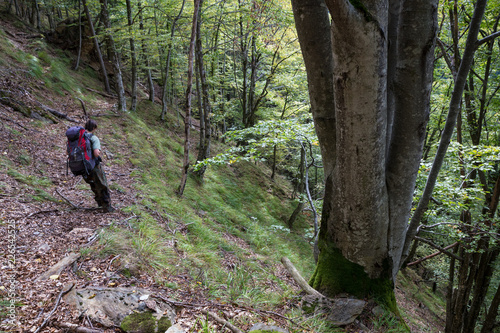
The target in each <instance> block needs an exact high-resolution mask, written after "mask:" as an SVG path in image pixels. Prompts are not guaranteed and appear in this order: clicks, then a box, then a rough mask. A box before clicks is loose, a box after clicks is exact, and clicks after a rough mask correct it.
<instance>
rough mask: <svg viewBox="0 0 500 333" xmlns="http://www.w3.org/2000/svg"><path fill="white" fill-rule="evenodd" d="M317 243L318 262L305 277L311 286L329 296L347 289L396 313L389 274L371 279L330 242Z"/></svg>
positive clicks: (352, 293) (348, 291)
mask: <svg viewBox="0 0 500 333" xmlns="http://www.w3.org/2000/svg"><path fill="white" fill-rule="evenodd" d="M320 247H321V254H320V256H319V260H318V265H317V266H316V271H315V272H314V274H313V276H312V277H311V280H310V281H309V284H310V285H311V286H312V287H313V288H315V289H316V290H319V291H320V292H322V293H323V294H324V295H328V296H330V297H333V296H336V295H338V294H341V293H347V294H350V295H352V296H354V297H356V298H359V299H363V298H372V299H374V300H376V301H377V302H378V303H380V304H381V305H383V306H385V307H386V308H388V309H389V310H390V311H392V312H394V313H395V314H397V315H399V311H398V308H397V305H396V297H395V295H394V284H393V282H392V281H391V279H390V278H377V279H372V278H370V277H369V276H368V274H366V273H365V271H364V269H363V267H362V266H360V265H358V264H356V263H353V262H351V261H349V260H347V259H346V258H345V257H344V256H343V255H342V252H341V251H340V250H339V249H337V248H335V247H334V246H332V245H331V244H330V246H327V244H326V243H325V242H323V243H322V244H320Z"/></svg>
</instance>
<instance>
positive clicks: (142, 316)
mask: <svg viewBox="0 0 500 333" xmlns="http://www.w3.org/2000/svg"><path fill="white" fill-rule="evenodd" d="M120 328H121V329H122V330H124V331H125V332H129V333H155V328H156V320H155V319H154V318H153V314H152V313H151V312H135V313H132V314H130V315H128V316H127V317H125V318H124V319H123V321H122V323H121V324H120Z"/></svg>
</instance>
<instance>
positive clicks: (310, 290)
mask: <svg viewBox="0 0 500 333" xmlns="http://www.w3.org/2000/svg"><path fill="white" fill-rule="evenodd" d="M281 262H282V263H283V265H284V266H285V268H286V270H287V271H288V273H290V275H291V276H292V277H293V279H294V280H295V282H297V284H298V285H299V286H300V287H301V288H302V290H304V291H305V292H306V293H307V294H309V295H313V296H317V297H320V298H325V296H323V295H322V294H321V293H320V292H319V291H317V290H316V289H314V288H313V287H311V286H310V285H309V284H308V283H307V282H306V280H304V278H303V277H302V275H300V273H299V271H298V270H297V269H296V268H295V266H294V265H293V264H292V262H291V261H290V259H288V258H287V257H283V258H281Z"/></svg>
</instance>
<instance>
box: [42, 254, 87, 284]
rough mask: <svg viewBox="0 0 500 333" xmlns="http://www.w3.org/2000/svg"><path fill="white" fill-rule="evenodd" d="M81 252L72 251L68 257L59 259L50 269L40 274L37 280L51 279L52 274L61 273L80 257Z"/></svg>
mask: <svg viewBox="0 0 500 333" xmlns="http://www.w3.org/2000/svg"><path fill="white" fill-rule="evenodd" d="M80 256H81V255H80V253H70V254H69V255H68V256H67V257H64V258H62V259H61V260H59V262H58V263H57V264H55V265H54V266H52V267H50V268H49V270H48V271H46V272H45V273H43V274H42V275H40V276H39V277H38V278H37V279H36V280H35V281H43V280H47V279H49V278H50V277H51V276H52V275H60V274H61V272H62V271H63V270H64V269H65V268H66V267H68V266H70V265H71V264H73V263H74V262H75V261H77V260H78V259H79V258H80Z"/></svg>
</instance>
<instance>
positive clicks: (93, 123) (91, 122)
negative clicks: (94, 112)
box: [85, 119, 97, 132]
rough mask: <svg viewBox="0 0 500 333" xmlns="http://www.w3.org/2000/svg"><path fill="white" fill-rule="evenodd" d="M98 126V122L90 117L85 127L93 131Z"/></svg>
mask: <svg viewBox="0 0 500 333" xmlns="http://www.w3.org/2000/svg"><path fill="white" fill-rule="evenodd" d="M96 128H97V123H96V121H95V120H93V119H89V120H87V122H86V123H85V129H86V130H87V131H89V132H92V131H93V130H95V129H96Z"/></svg>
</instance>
